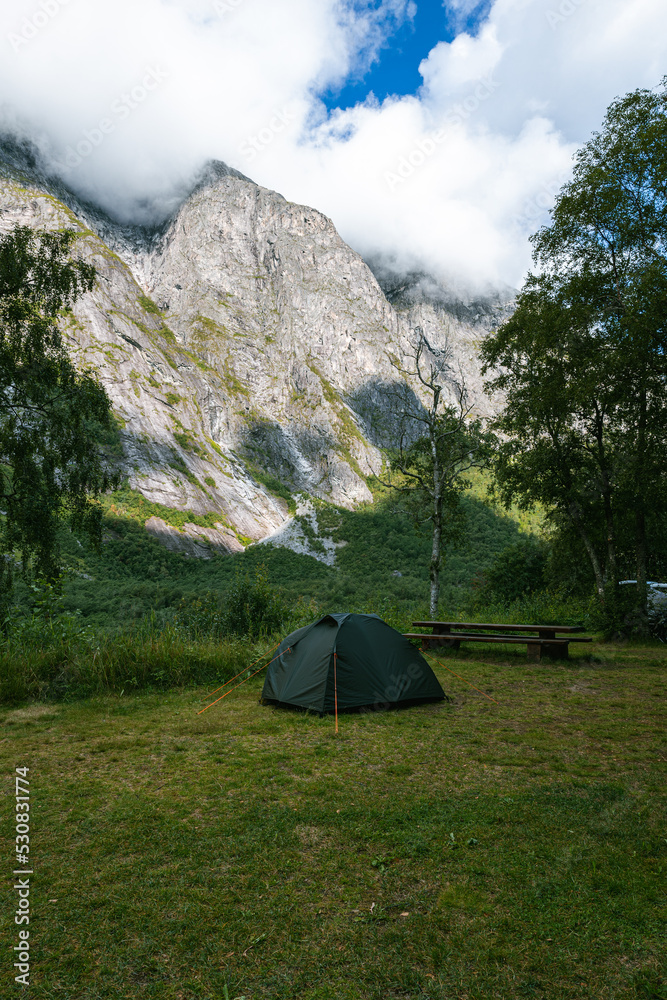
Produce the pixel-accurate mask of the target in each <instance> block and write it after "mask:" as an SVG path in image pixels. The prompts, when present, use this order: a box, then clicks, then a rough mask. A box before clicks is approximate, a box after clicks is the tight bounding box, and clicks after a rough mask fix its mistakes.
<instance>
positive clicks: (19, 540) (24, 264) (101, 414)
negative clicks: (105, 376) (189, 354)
mask: <svg viewBox="0 0 667 1000" xmlns="http://www.w3.org/2000/svg"><path fill="white" fill-rule="evenodd" d="M76 238H77V234H76V233H75V232H74V231H71V230H67V231H65V232H57V233H49V232H43V233H35V232H34V231H33V230H32V229H30V228H29V227H27V226H16V227H15V228H14V229H13V230H11V231H10V232H8V233H6V234H5V235H3V236H1V237H0V503H2V507H3V509H4V511H5V515H4V520H3V521H2V522H1V523H0V552H2V553H6V552H10V553H11V551H12V550H13V549H18V550H19V551H20V552H21V556H22V560H23V566H24V570H27V569H28V567H29V566H30V565H31V562H32V561H34V565H35V567H36V570H37V572H38V573H41V574H43V575H46V576H47V577H50V578H51V579H55V578H56V577H57V575H58V572H59V552H58V542H57V535H58V525H59V524H60V523H61V522H62V521H63V520H65V521H67V522H69V524H70V525H71V526H72V527H74V528H76V529H78V530H83V531H85V532H86V533H87V534H88V536H89V537H90V538H91V539H92V540H94V541H99V538H100V533H101V508H100V506H99V503H97V502H96V498H97V497H99V495H100V494H102V493H104V492H106V491H107V490H108V489H109V488H110V487H111V486H112V485H113V484H114V482H115V479H114V477H113V476H112V475H110V474H109V472H108V471H107V470H106V468H105V467H104V465H103V462H102V460H101V457H100V449H99V447H98V441H99V438H100V437H101V436H103V435H104V433H105V432H108V431H110V430H111V427H112V423H111V417H110V402H109V399H108V396H107V394H106V392H105V390H104V389H103V387H102V386H101V385H100V383H99V382H98V380H97V378H96V376H95V375H94V374H93V373H92V372H91V371H77V369H76V368H75V367H74V365H73V364H72V362H71V360H70V357H69V354H68V352H67V350H66V347H65V345H64V343H63V338H62V335H61V333H60V330H59V328H58V325H57V323H58V319H59V317H60V316H61V315H63V314H64V313H65V312H66V311H67V310H68V309H69V307H70V306H71V305H72V304H73V302H74V301H75V300H76V299H77V298H78V297H79V296H80V295H81V294H82V293H83V292H85V291H89V290H90V289H92V287H93V283H94V279H95V270H94V268H93V267H92V266H91V265H89V264H85V263H83V262H82V261H72V260H71V259H70V255H71V252H72V249H73V246H74V243H75V240H76ZM9 565H10V564H9V563H6V562H5V561H4V560H3V572H4V574H5V578H6V579H5V584H7V582H8V581H7V574H8V566H9Z"/></svg>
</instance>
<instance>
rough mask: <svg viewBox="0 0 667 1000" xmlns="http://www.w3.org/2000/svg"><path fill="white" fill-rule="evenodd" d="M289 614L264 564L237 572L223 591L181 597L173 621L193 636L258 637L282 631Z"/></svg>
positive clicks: (289, 610) (179, 628)
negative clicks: (228, 586) (246, 571)
mask: <svg viewBox="0 0 667 1000" xmlns="http://www.w3.org/2000/svg"><path fill="white" fill-rule="evenodd" d="M291 614H292V610H291V607H290V604H289V603H288V602H287V601H286V600H285V599H284V597H283V596H282V595H281V594H280V593H278V592H277V591H276V590H274V588H273V587H271V585H270V584H269V581H268V578H267V575H266V570H265V568H264V567H257V568H256V569H255V573H254V575H253V576H250V574H249V573H246V574H245V575H244V576H240V575H239V576H236V578H235V579H234V582H233V584H232V585H231V587H230V588H229V589H228V590H227V591H226V592H225V593H224V594H220V593H216V592H211V591H209V592H207V593H204V594H202V595H201V596H199V597H196V598H194V599H193V598H184V599H183V600H182V601H181V603H180V604H179V606H178V608H177V609H176V614H175V616H174V619H173V624H174V628H176V629H178V630H180V631H182V632H183V633H184V634H186V635H188V636H189V637H191V638H193V639H201V638H211V639H216V640H220V639H222V638H225V637H226V636H246V637H248V638H250V639H260V638H266V637H268V636H271V635H273V634H274V633H280V632H282V631H283V630H284V626H285V623H286V621H287V620H288V618H289V617H290V616H291Z"/></svg>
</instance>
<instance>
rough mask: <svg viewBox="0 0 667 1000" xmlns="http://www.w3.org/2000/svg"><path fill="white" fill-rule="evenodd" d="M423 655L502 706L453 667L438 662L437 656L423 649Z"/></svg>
mask: <svg viewBox="0 0 667 1000" xmlns="http://www.w3.org/2000/svg"><path fill="white" fill-rule="evenodd" d="M421 653H422V656H428V658H429V660H433V662H434V663H437V664H438V666H439V667H444V668H445V670H449V672H450V674H454V676H455V677H458V679H459V680H460V681H463V683H464V684H467V685H468V687H471V688H472V689H473V691H477V692H478V693H479V694H481V695H484V697H485V698H486V699H487V701H492V702H493V704H494V705H499V704H500V702H498V701H496V699H495V698H490V697H489V695H488V694H484V692H483V691H480V689H479V688H478V687H475V685H474V684H471V683H470V681H467V680H466V679H465V677H461V674H457V673H456V671H455V670H452V669H451V667H447V666H445V664H444V663H442V662H441V661H440V660H436V658H435V656H431V654H430V653H427V652H426V651H425V650H423V649H422V651H421Z"/></svg>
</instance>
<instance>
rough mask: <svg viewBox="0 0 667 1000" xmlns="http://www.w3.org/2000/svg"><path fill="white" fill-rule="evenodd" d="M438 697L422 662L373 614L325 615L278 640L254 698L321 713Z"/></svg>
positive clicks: (431, 675)
mask: <svg viewBox="0 0 667 1000" xmlns="http://www.w3.org/2000/svg"><path fill="white" fill-rule="evenodd" d="M444 698H445V693H444V691H443V690H442V688H441V687H440V684H439V683H438V680H437V678H436V676H435V674H434V673H433V671H432V670H431V668H430V667H429V665H428V663H427V662H426V660H425V659H424V657H423V656H422V655H421V653H420V652H419V651H418V650H417V649H416V648H415V647H414V646H413V645H412V643H411V642H410V641H409V640H408V639H406V638H405V637H404V636H402V635H401V633H400V632H397V631H396V630H395V629H393V628H392V627H391V626H390V625H387V623H386V622H384V621H383V620H382V619H381V618H379V617H378V616H377V615H356V614H331V615H324V617H323V618H320V619H318V620H317V621H315V622H312V623H311V624H310V625H306V626H305V627H304V628H300V629H297V631H296V632H292V633H291V635H288V636H287V637H286V638H285V639H283V641H282V642H281V644H280V647H279V649H278V652H277V653H276V655H275V656H274V658H273V660H272V662H271V664H270V666H269V669H268V671H267V674H266V679H265V681H264V688H263V689H262V697H261V699H260V700H261V702H262V704H263V705H267V704H273V705H290V706H294V707H298V708H306V709H312V710H313V711H315V712H321V713H323V712H333V711H334V710H337V711H345V710H346V709H348V710H349V709H353V708H361V707H364V706H373V705H382V706H386V705H399V704H403V705H405V704H413V703H416V702H424V701H442V700H443V699H444Z"/></svg>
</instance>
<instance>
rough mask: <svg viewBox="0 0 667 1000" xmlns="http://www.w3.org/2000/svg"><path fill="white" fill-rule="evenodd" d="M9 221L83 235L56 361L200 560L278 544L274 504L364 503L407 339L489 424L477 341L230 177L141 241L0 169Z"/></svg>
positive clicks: (276, 198) (206, 183) (219, 174)
mask: <svg viewBox="0 0 667 1000" xmlns="http://www.w3.org/2000/svg"><path fill="white" fill-rule="evenodd" d="M63 198H64V196H63ZM65 200H66V201H67V202H68V204H67V205H66V204H65V203H64V201H65ZM17 222H21V223H24V224H27V225H31V226H34V227H36V228H40V227H47V228H53V227H60V226H63V225H70V226H72V225H73V226H75V227H77V228H78V229H79V230H80V231H81V234H82V236H81V242H80V249H81V253H82V254H83V255H84V256H85V257H86V258H87V259H89V260H90V261H92V263H94V265H95V267H96V268H97V272H98V278H97V282H96V286H95V289H94V291H93V292H92V293H91V294H90V295H87V296H85V297H84V298H83V299H81V300H80V301H79V302H78V303H77V304H76V307H75V310H74V316H73V318H72V319H71V320H70V321H69V322H68V323H67V324H66V334H67V337H68V340H69V343H70V345H71V350H72V352H73V354H74V355H75V356H76V357H77V358H78V359H79V360H80V362H81V364H85V365H92V366H94V367H96V368H97V370H98V371H99V374H100V377H101V379H102V381H103V382H104V384H105V386H106V388H107V390H108V392H109V395H110V397H111V399H112V402H113V406H114V411H115V413H116V416H117V418H118V423H119V428H120V437H121V442H122V452H123V458H122V466H123V469H124V471H125V472H126V473H127V475H128V476H129V480H130V484H131V485H132V486H133V487H134V488H136V489H138V490H140V491H141V493H142V494H143V495H144V496H145V497H146V498H147V499H148V500H150V501H153V502H159V503H161V504H164V505H165V506H167V507H172V508H176V509H180V510H183V509H186V510H190V511H192V512H194V513H196V514H203V513H206V512H210V511H213V512H215V514H216V516H217V519H218V524H217V526H216V528H215V529H207V532H208V537H207V538H206V543H207V544H208V545H209V546H213V547H216V546H218V547H222V548H226V549H228V550H230V551H233V550H238V549H239V548H241V547H242V546H243V545H245V544H247V543H248V542H249V541H254V540H258V539H261V538H263V537H265V536H267V535H271V534H273V533H275V532H276V531H278V530H279V529H280V528H281V526H282V525H284V524H285V523H286V521H287V519H288V510H287V504H286V502H285V500H284V499H283V498H281V496H280V494H281V493H282V494H284V495H287V494H288V493H297V492H298V493H304V494H310V495H312V496H316V497H320V498H322V499H326V500H330V501H332V502H335V503H337V504H340V505H343V506H347V507H352V506H354V505H355V504H358V503H359V502H362V501H365V500H369V499H370V492H369V490H368V487H367V485H366V483H365V477H366V476H367V475H369V474H370V473H372V472H378V471H379V470H380V468H381V461H382V459H381V453H380V451H379V450H378V447H377V444H382V443H386V440H385V439H386V436H387V434H391V426H392V407H393V405H394V404H393V402H392V400H391V397H390V396H388V395H387V393H386V389H387V387H389V386H391V384H392V383H395V381H396V379H397V378H398V376H397V372H396V369H395V367H394V366H393V365H392V359H393V360H394V361H395V360H396V359H399V360H404V359H405V357H406V355H407V354H409V352H410V345H411V340H412V338H413V336H414V334H413V331H414V328H415V327H416V326H421V327H422V328H423V329H424V331H425V332H426V333H427V336H428V337H429V338H430V339H431V341H432V342H433V343H434V345H436V346H442V345H444V344H445V343H447V342H448V343H449V344H450V346H451V348H452V351H453V355H454V360H455V363H456V365H457V366H459V367H460V370H461V372H462V373H463V375H464V376H465V381H466V385H467V388H468V391H469V394H470V398H471V401H472V402H473V404H474V406H475V408H476V410H477V412H479V413H481V414H486V413H488V412H490V408H491V404H490V402H489V400H488V399H487V398H486V397H485V395H484V393H483V389H482V385H481V380H480V375H479V365H478V362H477V354H476V345H477V343H478V341H479V338H480V336H481V335H482V334H483V333H484V332H485V329H487V328H488V325H487V326H485V325H484V323H483V322H482V323H480V322H478V321H477V320H473V321H471V320H470V319H468V318H464V319H461V318H460V317H457V316H456V315H454V313H453V312H452V311H448V310H447V309H446V308H444V307H443V306H442V304H440V303H438V302H436V301H427V300H424V299H423V297H422V299H421V300H413V301H410V300H409V299H408V300H407V301H405V302H402V303H398V302H397V308H394V306H392V305H391V304H390V303H389V301H388V300H387V298H385V295H384V294H383V292H382V289H381V288H380V286H379V284H378V281H377V280H376V278H375V277H374V275H373V273H372V272H371V270H370V269H369V267H368V266H367V265H366V264H365V263H364V261H363V260H362V259H361V257H359V255H358V254H356V253H355V252H354V251H353V250H352V249H350V247H348V246H347V245H346V244H345V243H344V242H343V241H342V240H341V238H340V237H339V235H338V233H337V232H336V230H335V228H334V226H333V224H332V223H331V221H330V220H329V219H327V218H326V217H325V216H323V215H322V214H321V213H319V212H317V211H315V210H313V209H310V208H305V207H303V206H301V205H295V204H292V203H291V202H288V201H286V200H285V199H284V198H282V197H281V196H280V195H279V194H277V193H275V192H272V191H268V190H266V189H265V188H262V187H259V186H258V185H256V184H254V183H253V182H251V181H249V180H247V179H245V178H243V177H241V176H236V175H232V174H229V173H226V172H225V171H224V170H221V169H220V170H211V171H209V173H208V174H207V175H206V176H205V177H204V179H203V181H202V183H200V184H199V185H198V186H197V187H196V188H195V190H194V192H193V193H192V194H191V195H190V196H189V197H188V198H187V199H186V200H185V201H184V203H183V204H182V205H181V207H180V209H179V210H178V212H177V213H176V215H175V216H174V217H173V219H172V220H171V221H170V222H169V223H168V224H167V225H166V226H164V227H163V228H162V230H161V231H160V232H157V231H156V232H155V233H153V234H149V235H148V236H147V235H146V234H145V232H144V233H143V235H142V232H141V231H139V230H138V231H137V233H136V234H133V233H132V232H130V231H129V230H128V227H127V226H125V227H114V224H113V223H112V222H111V221H110V220H102V221H100V218H99V217H96V216H95V214H94V213H92V214H91V212H90V211H89V210H87V209H86V207H85V206H77V203H76V200H75V199H74V198H72V197H67V198H64V200H63V199H62V198H61V199H59V198H57V197H55V196H54V194H53V192H52V190H51V191H50V190H49V185H48V183H45V182H43V181H36V180H35V178H34V177H33V178H30V177H25V176H22V175H20V174H19V173H17V171H16V170H15V169H14V168H12V167H10V166H7V165H6V164H5V166H4V167H3V166H2V165H1V164H0V229H1V230H7V229H8V228H10V227H11V226H13V225H14V224H15V223H17ZM91 226H92V227H93V228H91ZM129 228H130V229H131V227H129ZM102 236H103V237H104V238H102ZM413 388H414V390H415V392H417V394H418V393H419V391H420V390H419V386H418V385H415V386H414V387H413ZM153 529H154V533H155V534H156V536H158V537H162V536H164V540H165V542H166V541H169V544H170V545H176V544H177V540H175V536H174V537H173V538H172V537H171V536H172V535H173V532H165V530H164V528H163V527H162V526H161V525H158V524H155V525H153V526H152V528H151V530H153ZM167 535H168V536H169V539H167ZM200 541H201V542H203V541H204V539H203V537H202V539H201V540H200V539H195V538H194V535H193V534H192V533H191V534H190V536H189V538H188V539H187V542H186V541H185V540H184V544H183V546H182V550H183V551H186V550H187V551H189V552H190V554H192V555H196V554H197V551H196V550H195V548H193V546H196V545H200ZM200 547H201V546H200Z"/></svg>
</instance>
